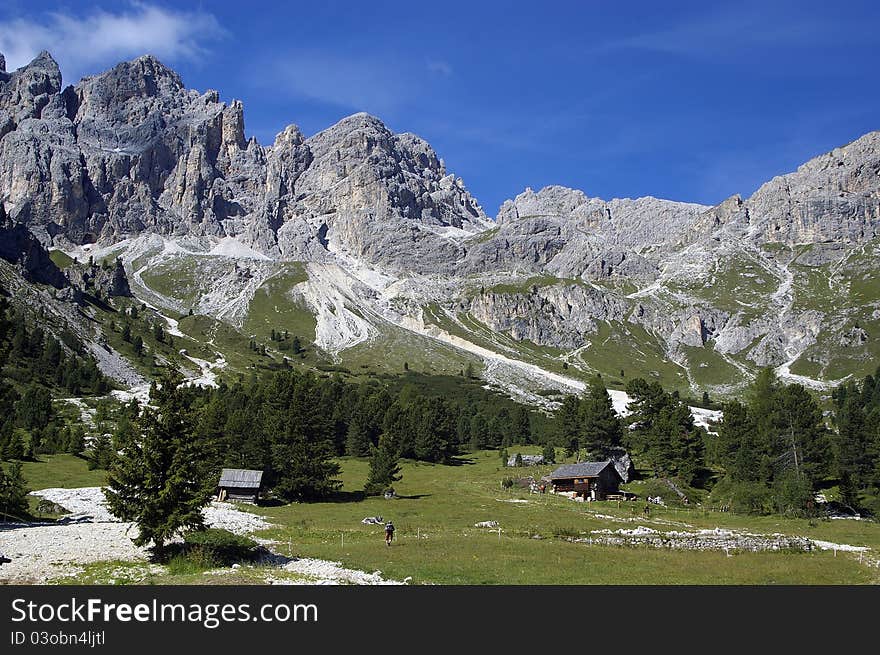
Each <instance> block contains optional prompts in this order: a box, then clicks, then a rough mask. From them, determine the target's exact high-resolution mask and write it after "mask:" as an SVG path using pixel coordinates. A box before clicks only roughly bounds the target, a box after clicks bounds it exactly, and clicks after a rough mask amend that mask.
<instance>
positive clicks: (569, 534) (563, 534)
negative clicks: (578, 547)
mask: <svg viewBox="0 0 880 655" xmlns="http://www.w3.org/2000/svg"><path fill="white" fill-rule="evenodd" d="M553 536H554V537H559V538H560V539H577V538H578V537H580V536H581V533H580V532H578V530H577V529H576V528H572V527H567V526H557V527H555V528H553Z"/></svg>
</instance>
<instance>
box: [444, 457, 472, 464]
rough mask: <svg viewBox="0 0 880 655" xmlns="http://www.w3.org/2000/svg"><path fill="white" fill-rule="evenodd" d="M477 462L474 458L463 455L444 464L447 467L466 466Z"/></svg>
mask: <svg viewBox="0 0 880 655" xmlns="http://www.w3.org/2000/svg"><path fill="white" fill-rule="evenodd" d="M476 463H477V460H475V459H474V458H473V457H467V456H463V455H458V456H456V457H452V458H450V459H449V460H448V461H446V462H444V464H446V466H466V465H468V464H476Z"/></svg>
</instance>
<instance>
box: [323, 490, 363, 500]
mask: <svg viewBox="0 0 880 655" xmlns="http://www.w3.org/2000/svg"><path fill="white" fill-rule="evenodd" d="M366 497H367V494H366V493H364V490H363V489H361V490H359V491H342V490H340V491H334V492H333V493H332V494H330V495H328V496H326V497H325V498H322V499H321V500H320V502H322V503H359V502H361V501H363V500H364V499H366Z"/></svg>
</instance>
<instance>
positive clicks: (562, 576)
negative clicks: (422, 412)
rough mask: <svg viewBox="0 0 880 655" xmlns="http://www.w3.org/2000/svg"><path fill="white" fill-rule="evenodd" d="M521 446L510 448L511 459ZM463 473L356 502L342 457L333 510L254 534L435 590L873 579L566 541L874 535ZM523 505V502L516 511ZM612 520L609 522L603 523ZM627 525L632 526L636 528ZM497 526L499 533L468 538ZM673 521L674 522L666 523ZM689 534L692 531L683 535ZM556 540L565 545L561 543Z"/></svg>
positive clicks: (304, 514)
mask: <svg viewBox="0 0 880 655" xmlns="http://www.w3.org/2000/svg"><path fill="white" fill-rule="evenodd" d="M519 450H522V451H523V452H527V451H528V450H530V449H528V448H523V449H510V452H511V453H513V452H514V451H519ZM462 462H463V463H461V464H460V465H459V466H442V465H428V464H423V463H417V462H406V463H405V464H404V465H403V476H404V477H403V480H402V481H401V482H400V483H399V484H397V485H396V489H397V492H398V494H399V495H400V496H401V497H400V498H398V499H395V500H385V499H382V498H374V497H371V498H367V499H362V500H356V499H358V498H360V497H359V495H358V492H359V490H360V489H361V488H362V486H363V483H364V480H365V479H366V476H367V471H368V466H367V463H366V462H365V461H361V460H353V459H343V461H342V465H343V474H342V480H343V481H344V492H345V493H343V494H342V496H341V497H340V498H339V499H336V500H335V501H334V502H322V503H308V504H306V503H303V504H292V505H285V506H280V507H261V508H258V509H257V510H256V511H258V512H259V513H260V514H264V515H266V516H267V517H268V518H269V519H270V520H271V521H272V522H274V523H276V524H277V525H278V527H276V528H274V529H272V530H269V531H266V532H265V533H262V534H261V535H260V536H263V537H268V538H271V539H273V540H275V541H276V542H277V543H278V550H279V551H280V552H281V553H282V554H288V550H289V554H290V555H293V556H308V557H318V558H323V559H330V560H334V561H341V562H343V563H344V564H345V565H346V566H349V567H352V568H358V569H363V570H366V571H374V570H381V571H382V572H383V574H384V575H386V576H387V577H391V578H395V579H403V578H405V577H411V578H412V582H413V583H437V584H838V583H872V582H878V574H877V572H876V569H874V570H872V569H869V568H868V566H867V565H864V564H860V563H859V562H858V560H857V559H856V558H853V557H851V556H845V555H844V554H842V553H841V554H838V556H836V557H835V555H834V554H833V553H831V552H824V551H814V552H812V553H737V554H734V553H732V554H731V555H730V556H729V557H728V556H727V555H726V554H725V553H724V552H683V551H671V550H661V549H645V548H629V547H609V546H589V545H586V544H581V543H573V542H570V541H567V540H566V539H564V538H562V536H567V535H575V534H580V535H586V534H587V532H588V531H589V530H595V529H603V528H611V529H617V528H619V527H635V526H636V525H646V526H648V527H654V528H656V529H661V530H664V529H683V530H684V529H699V528H714V527H729V528H736V529H742V530H748V531H751V532H766V533H770V532H782V533H786V534H792V535H804V536H810V537H815V538H818V539H825V540H828V541H837V542H843V543H849V544H857V545H868V546H871V547H872V548H875V549H876V548H878V547H880V525H878V524H876V523H869V522H854V521H820V522H816V523H815V525H810V524H809V522H808V521H806V520H801V519H786V518H782V517H749V516H736V515H731V514H728V513H724V514H722V513H716V512H705V513H704V512H703V511H702V509H698V508H693V509H663V508H659V509H657V510H655V511H654V512H653V513H652V516H651V517H649V518H647V519H643V518H642V517H640V516H639V515H638V514H637V513H635V512H637V510H639V509H640V507H641V505H640V504H638V503H626V502H624V503H621V506H620V507H618V505H617V503H616V502H599V503H586V504H585V503H575V502H573V501H571V500H568V499H566V498H562V497H557V496H553V495H539V494H529V493H528V492H527V491H525V490H522V491H505V490H503V489H502V488H501V480H502V479H503V478H504V477H506V476H509V475H511V474H514V475H516V474H519V475H526V474H533V475H536V476H537V475H538V474H540V473H546V472H548V471H549V470H551V468H553V467H541V468H539V469H538V470H535V469H509V468H504V467H501V466H500V461H499V459H498V453H497V452H494V451H486V452H483V453H479V454H477V455H474V456H472V457H466V458H463V460H462ZM523 501H524V502H523ZM374 515H381V516H383V517H384V518H386V519H392V520H393V521H394V522H395V525H396V526H397V528H398V529H397V533H396V536H397V538H396V540H395V543H394V545H393V546H392V547H391V548H387V547H386V546H385V544H384V542H383V539H382V530H381V526H375V525H363V524H361V519H363V518H364V517H366V516H374ZM608 517H613V518H608ZM632 519H635V520H634V521H633V520H632ZM480 521H498V523H499V525H500V527H501V533H500V535H499V533H498V531H497V530H489V529H481V528H475V527H474V524H475V523H477V522H480ZM669 522H674V523H673V524H672V525H675V526H677V527H675V528H673V527H671V526H670V524H669ZM685 524H686V525H687V526H692V528H691V527H685ZM560 535H561V536H560Z"/></svg>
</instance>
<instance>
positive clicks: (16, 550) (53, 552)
mask: <svg viewBox="0 0 880 655" xmlns="http://www.w3.org/2000/svg"><path fill="white" fill-rule="evenodd" d="M131 527H132V525H131V524H130V523H69V524H67V525H36V526H28V527H18V528H13V529H10V530H4V529H0V551H2V552H3V553H5V554H6V556H7V557H9V558H10V559H11V560H12V562H9V563H7V564H3V565H2V566H0V583H7V584H44V583H46V582H47V581H49V580H50V579H53V578H59V577H64V576H70V575H75V574H76V573H77V572H79V571H81V570H82V565H83V564H88V563H91V562H103V561H108V560H122V561H137V560H141V561H146V559H147V553H146V551H145V550H144V549H142V548H138V547H137V546H135V545H134V544H133V543H132V542H131V538H132V537H133V536H135V534H136V533H135V531H134V530H130V528H131Z"/></svg>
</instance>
